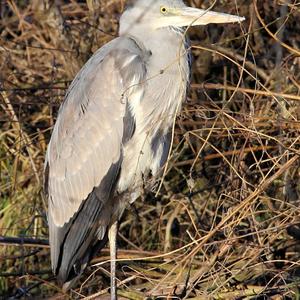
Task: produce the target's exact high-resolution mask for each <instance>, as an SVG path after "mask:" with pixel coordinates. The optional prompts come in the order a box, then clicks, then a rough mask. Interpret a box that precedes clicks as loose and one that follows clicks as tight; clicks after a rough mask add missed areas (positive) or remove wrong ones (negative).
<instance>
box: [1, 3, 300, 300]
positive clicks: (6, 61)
mask: <svg viewBox="0 0 300 300" xmlns="http://www.w3.org/2000/svg"><path fill="white" fill-rule="evenodd" d="M50 2H51V1H47V0H43V1H42V0H32V1H21V0H18V1H17V0H15V1H2V2H1V4H0V5H1V7H0V14H1V19H0V70H1V71H0V124H1V127H0V199H1V201H0V242H1V244H0V258H1V261H0V266H1V267H0V270H1V271H0V294H2V295H3V296H2V297H3V298H5V299H7V298H9V297H12V298H11V299H16V298H26V297H28V298H35V299H40V298H43V297H45V298H46V297H52V298H51V299H73V298H83V297H87V298H86V299H105V297H107V295H108V294H107V287H108V286H109V273H108V271H109V264H108V259H109V256H108V251H107V250H106V249H104V251H103V252H101V254H99V257H98V258H96V259H95V260H94V261H93V264H92V266H91V267H89V269H88V270H87V272H86V274H85V276H83V277H84V278H83V279H82V282H81V286H78V288H77V289H76V290H74V291H72V292H71V293H69V294H63V293H62V291H61V290H60V288H59V287H58V286H57V285H56V282H55V280H54V278H53V277H52V274H51V271H50V262H49V249H48V247H47V246H46V245H44V243H43V242H44V241H43V240H45V239H47V225H46V217H45V203H44V201H43V197H42V193H41V176H42V175H41V174H42V170H43V160H44V153H45V149H46V144H47V142H48V140H49V137H50V133H51V127H52V126H53V123H54V121H55V117H56V114H57V109H58V106H59V103H61V101H62V100H63V96H64V94H65V91H66V88H67V86H68V84H69V83H70V81H71V80H72V78H73V76H74V74H76V72H77V71H78V70H79V69H80V67H81V66H82V65H83V63H84V62H85V61H86V60H87V58H88V57H89V56H90V55H91V54H92V53H93V52H94V51H95V50H96V49H97V48H98V47H100V46H101V45H103V44H104V43H106V42H107V41H109V40H110V39H112V38H113V37H114V36H115V35H116V32H117V20H118V15H119V13H120V12H121V11H122V9H123V4H124V3H123V2H124V1H122V0H101V5H99V7H98V8H97V3H100V1H87V2H88V4H89V5H87V3H86V2H85V1H65V3H63V4H61V5H55V4H54V5H50V4H49V3H50ZM61 2H62V1H61ZM190 2H194V4H196V5H197V6H198V7H200V6H201V5H203V7H209V6H210V4H211V2H209V1H201V0H199V1H198V0H194V1H190ZM259 2H261V3H256V1H255V0H254V1H253V2H252V1H240V0H238V1H236V2H232V1H219V2H218V3H217V4H216V5H215V9H216V10H220V11H227V12H231V13H236V9H237V8H238V10H239V13H240V15H243V16H245V17H246V18H247V20H246V21H245V22H244V23H243V24H242V25H241V26H239V25H238V24H233V25H228V26H224V27H223V26H220V25H219V26H208V27H206V28H197V29H191V30H190V36H191V40H192V50H193V54H194V58H195V59H194V69H193V84H192V88H191V90H190V93H189V98H188V101H187V103H186V104H185V105H184V108H183V111H182V113H181V114H180V115H179V116H178V118H177V123H176V127H175V137H174V145H173V152H172V155H171V157H170V161H169V163H168V166H167V169H166V174H165V175H166V176H165V177H164V180H163V182H162V185H161V189H160V190H159V191H154V192H153V191H148V192H146V193H145V195H144V197H143V199H140V200H138V201H137V202H136V203H135V204H134V205H132V206H131V207H130V209H129V210H127V211H126V213H125V215H124V217H123V218H122V221H123V222H122V224H121V227H120V235H119V248H120V253H119V258H120V262H119V266H120V268H119V271H118V278H119V280H120V281H119V294H120V296H123V297H124V298H125V299H143V298H144V297H149V299H164V298H167V297H169V298H168V299H299V297H300V293H299V288H300V275H299V274H300V272H299V271H300V268H299V264H300V261H299V250H300V249H299V248H300V247H299V239H300V227H299V226H298V223H299V202H300V198H299V195H300V184H299V176H300V169H299V166H300V163H299V159H298V158H299V144H300V143H299V136H300V135H299V131H300V120H299V118H300V109H299V107H300V106H299V101H300V58H299V44H300V35H299V32H300V14H299V5H300V3H299V2H297V1H292V2H289V1H285V0H277V1H265V2H263V1H259ZM57 3H58V4H59V3H60V1H58V2H57ZM155 192H157V197H156V198H155ZM9 237H10V238H11V237H16V239H9ZM37 239H39V240H37ZM34 242H35V243H37V244H33V243H34ZM0 298H1V296H0Z"/></svg>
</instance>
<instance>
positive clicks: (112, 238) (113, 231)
mask: <svg viewBox="0 0 300 300" xmlns="http://www.w3.org/2000/svg"><path fill="white" fill-rule="evenodd" d="M117 233H118V221H116V222H115V223H113V224H112V226H111V227H110V229H109V231H108V238H109V248H110V295H111V300H117V285H116V259H117Z"/></svg>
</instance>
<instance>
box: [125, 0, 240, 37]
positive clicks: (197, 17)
mask: <svg viewBox="0 0 300 300" xmlns="http://www.w3.org/2000/svg"><path fill="white" fill-rule="evenodd" d="M130 2H131V4H130V5H129V6H128V7H127V9H126V10H125V12H124V13H123V15H122V17H121V20H120V34H124V33H126V31H128V32H130V31H131V30H132V28H134V27H139V28H142V29H143V30H157V29H161V28H165V27H170V26H172V27H188V26H196V25H206V24H211V23H233V22H241V21H243V20H244V19H245V18H243V17H239V16H235V15H230V14H225V13H219V12H213V11H210V10H203V9H198V8H192V7H188V6H186V5H185V4H184V3H183V1H182V0H135V1H134V0H133V1H132V0H131V1H130Z"/></svg>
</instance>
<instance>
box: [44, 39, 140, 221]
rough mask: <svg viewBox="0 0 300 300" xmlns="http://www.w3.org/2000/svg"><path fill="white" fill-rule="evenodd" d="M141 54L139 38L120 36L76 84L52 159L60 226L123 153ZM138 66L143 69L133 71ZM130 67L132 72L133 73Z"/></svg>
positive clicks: (54, 211)
mask: <svg viewBox="0 0 300 300" xmlns="http://www.w3.org/2000/svg"><path fill="white" fill-rule="evenodd" d="M141 55H142V52H141V49H139V48H138V47H137V45H136V43H134V42H130V39H126V40H125V38H118V39H116V40H114V41H113V42H111V45H106V47H104V48H101V49H100V51H98V52H96V54H95V55H94V56H93V57H92V58H91V59H90V60H89V61H88V62H87V64H86V65H85V66H84V67H83V68H82V70H81V71H80V72H79V73H78V75H77V76H76V78H75V79H74V81H73V82H72V84H71V86H70V89H69V91H68V93H67V97H66V99H65V101H64V104H63V105H62V108H61V109H60V111H59V116H58V119H57V122H56V125H55V127H54V130H53V134H52V138H51V141H50V143H49V147H48V151H47V161H46V163H48V164H49V179H48V183H47V184H48V193H49V196H50V197H51V198H52V202H51V203H50V207H49V211H50V213H51V215H52V217H53V222H54V224H55V225H57V226H63V225H64V224H65V223H67V222H68V221H69V220H70V219H71V217H72V216H73V215H74V214H75V213H76V211H77V210H78V209H79V206H80V204H81V202H82V201H83V200H84V199H86V198H87V196H88V194H89V193H90V192H91V191H92V189H93V188H94V187H95V186H97V185H98V184H99V183H100V182H101V179H102V178H103V177H104V176H105V174H106V173H107V172H108V170H109V167H110V166H111V165H112V164H113V163H116V162H117V161H118V160H119V158H120V155H121V148H122V135H123V129H124V128H123V118H124V115H125V111H126V102H124V101H123V96H124V95H123V93H124V91H126V90H127V89H128V87H130V86H131V85H133V84H137V83H139V82H141V80H142V79H143V76H144V74H143V73H144V67H143V61H142V58H141ZM138 58H139V60H138ZM120 60H122V61H124V63H123V64H122V65H123V66H124V67H123V68H119V65H120V63H119V61H120ZM132 64H134V66H133V65H132ZM126 69H127V70H130V72H129V71H127V73H126ZM132 69H134V70H136V71H137V72H135V73H132V71H131V70H132ZM128 73H132V75H131V78H130V76H129V75H128ZM124 74H125V75H124ZM125 77H126V80H124V78H125ZM124 82H125V84H124ZM74 186H76V192H75V188H74Z"/></svg>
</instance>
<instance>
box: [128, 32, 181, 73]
mask: <svg viewBox="0 0 300 300" xmlns="http://www.w3.org/2000/svg"><path fill="white" fill-rule="evenodd" d="M131 36H132V38H133V39H135V41H136V42H137V44H138V45H141V48H142V49H145V50H146V51H147V53H149V52H150V53H151V56H150V59H151V66H152V68H151V69H152V70H151V71H152V72H153V73H156V72H163V71H164V70H168V69H173V68H174V67H176V68H178V64H180V61H181V59H184V58H185V55H184V54H185V52H186V49H185V41H186V39H185V37H184V34H183V32H182V31H180V30H176V29H175V30H174V29H172V28H163V29H159V30H155V31H152V32H151V34H150V33H149V34H145V32H144V34H139V33H132V35H131ZM148 75H149V74H148Z"/></svg>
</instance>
